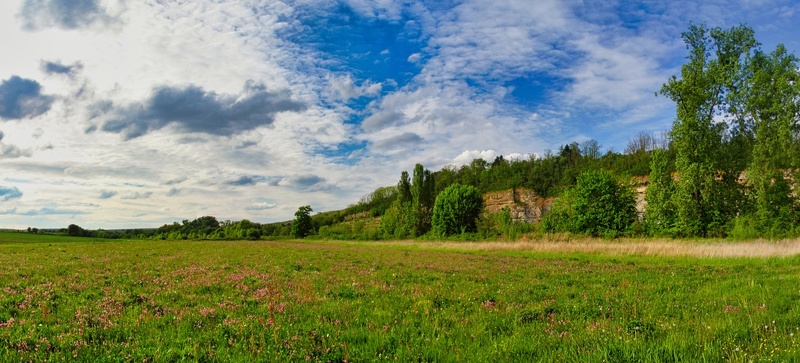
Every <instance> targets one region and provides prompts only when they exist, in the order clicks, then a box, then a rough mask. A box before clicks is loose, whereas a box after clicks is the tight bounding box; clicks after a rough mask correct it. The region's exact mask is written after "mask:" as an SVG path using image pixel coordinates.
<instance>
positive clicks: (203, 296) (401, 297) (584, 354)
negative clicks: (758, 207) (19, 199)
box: [0, 234, 800, 362]
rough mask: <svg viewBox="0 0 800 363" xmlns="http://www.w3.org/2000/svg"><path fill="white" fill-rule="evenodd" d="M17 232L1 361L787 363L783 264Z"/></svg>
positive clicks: (0, 272)
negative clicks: (31, 235)
mask: <svg viewBox="0 0 800 363" xmlns="http://www.w3.org/2000/svg"><path fill="white" fill-rule="evenodd" d="M25 236H26V235H24V234H0V266H2V268H1V269H0V361H8V362H20V361H54V362H62V361H130V362H174V361H204V362H211V361H219V362H227V361H276V362H285V361H312V362H328V361H330V362H339V361H352V362H364V361H400V362H413V361H428V362H433V361H438V362H450V361H452V362H457V361H479V362H484V361H485V362H490V361H492V362H493V361H523V362H531V361H534V362H535V361H545V362H578V361H580V362H583V361H591V362H601V361H606V362H630V361H641V362H670V361H676V362H687V361H709V362H717V361H719V362H728V361H730V362H750V361H755V362H758V361H777V362H780V361H797V360H799V359H800V258H799V257H797V255H796V253H792V254H791V255H792V256H783V257H725V258H722V257H691V256H690V254H667V253H662V254H658V253H647V252H642V251H639V250H636V249H632V250H631V249H630V248H629V249H628V250H626V251H627V252H619V251H617V252H614V250H613V248H612V249H611V250H595V249H588V248H587V249H575V250H560V249H557V248H551V249H549V250H548V249H537V248H533V247H530V246H529V247H528V248H523V246H521V245H515V244H513V243H509V244H506V245H503V244H498V245H489V244H486V245H480V244H474V243H470V242H464V243H434V242H422V243H417V242H398V243H370V242H364V243H344V242H297V241H287V242H264V241H257V242H222V241H214V242H209V241H183V242H175V241H169V242H161V241H90V240H80V239H78V240H64V238H62V237H50V236H40V237H37V238H26V239H21V238H20V237H25ZM529 243H532V242H529ZM552 243H555V242H552ZM560 243H561V244H569V243H573V242H560ZM586 243H592V244H593V246H594V244H602V243H603V242H602V241H594V242H586ZM608 243H609V246H613V244H614V243H617V242H608ZM681 243H683V242H681ZM622 244H624V243H622ZM789 244H791V243H789ZM504 246H505V247H504ZM741 246H743V247H747V245H741ZM595 247H596V246H595ZM723 247H725V248H729V249H730V248H731V247H730V246H727V247H726V246H723ZM598 248H599V247H598ZM732 249H733V250H736V249H737V248H736V247H734V248H732ZM637 251H638V252H637ZM746 255H749V254H746ZM708 256H721V255H715V254H708ZM772 256H774V255H772Z"/></svg>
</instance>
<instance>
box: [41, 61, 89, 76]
mask: <svg viewBox="0 0 800 363" xmlns="http://www.w3.org/2000/svg"><path fill="white" fill-rule="evenodd" d="M41 68H42V71H43V72H44V73H47V74H62V75H66V76H70V77H73V76H75V75H76V74H77V73H78V72H80V71H81V70H82V69H83V63H81V62H75V63H73V64H63V63H61V62H58V61H42V65H41Z"/></svg>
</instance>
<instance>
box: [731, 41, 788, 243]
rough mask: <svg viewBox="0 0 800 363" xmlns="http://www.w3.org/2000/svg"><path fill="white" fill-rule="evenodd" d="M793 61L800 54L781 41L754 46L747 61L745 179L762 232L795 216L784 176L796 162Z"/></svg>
mask: <svg viewBox="0 0 800 363" xmlns="http://www.w3.org/2000/svg"><path fill="white" fill-rule="evenodd" d="M797 63H798V58H797V57H796V56H794V55H793V54H789V53H788V52H787V51H786V48H785V47H784V46H783V45H782V44H780V45H778V46H777V48H776V49H775V51H773V52H771V53H769V54H765V53H762V52H756V54H755V56H754V57H753V58H752V61H751V62H750V64H748V71H749V74H748V75H749V80H750V82H748V87H747V88H746V90H745V91H744V92H743V95H744V97H743V99H744V102H743V103H744V107H743V109H744V110H743V111H744V112H743V115H742V121H743V122H742V124H743V125H744V126H745V127H747V128H749V129H750V130H752V137H753V151H752V160H751V162H750V165H749V166H748V170H747V180H748V183H749V184H750V185H751V186H752V194H751V196H752V200H753V204H754V207H755V208H754V209H755V222H756V223H755V224H756V227H757V229H758V230H759V231H758V232H760V233H761V234H762V235H765V234H774V233H772V232H771V230H775V231H786V230H789V229H790V228H791V225H792V224H793V223H794V222H796V220H797V209H798V208H797V201H796V198H795V197H794V196H793V195H792V191H791V186H790V185H789V182H788V181H787V180H786V179H785V177H784V173H785V172H786V171H788V170H790V169H791V168H793V167H797V161H796V160H797V154H796V152H797V150H796V148H795V143H794V132H795V130H796V129H797V126H798V115H800V103H799V102H800V101H799V99H800V82H798V81H800V75H798V66H797ZM784 233H785V232H784Z"/></svg>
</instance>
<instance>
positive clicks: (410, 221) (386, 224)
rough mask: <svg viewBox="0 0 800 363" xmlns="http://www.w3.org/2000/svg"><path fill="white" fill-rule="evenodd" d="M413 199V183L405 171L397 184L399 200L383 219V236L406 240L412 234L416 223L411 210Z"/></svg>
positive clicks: (381, 226) (381, 227)
mask: <svg viewBox="0 0 800 363" xmlns="http://www.w3.org/2000/svg"><path fill="white" fill-rule="evenodd" d="M412 199H413V197H412V194H411V181H410V180H409V178H408V172H407V171H405V170H404V171H403V172H402V173H400V181H399V182H397V198H395V200H394V202H392V205H391V206H390V207H389V209H387V210H386V213H384V215H383V217H382V218H381V225H380V231H381V234H382V235H383V236H385V237H389V238H404V237H406V236H408V235H409V234H411V230H412V226H413V225H414V221H415V220H414V218H413V217H414V216H413V213H412V208H411V203H412Z"/></svg>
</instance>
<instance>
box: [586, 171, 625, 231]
mask: <svg viewBox="0 0 800 363" xmlns="http://www.w3.org/2000/svg"><path fill="white" fill-rule="evenodd" d="M573 198H574V199H573V202H572V203H573V205H572V209H573V211H574V213H575V214H574V217H573V218H574V219H573V223H574V224H573V231H575V232H580V233H588V234H592V235H614V236H616V235H617V234H620V233H622V232H624V231H625V230H627V229H628V227H629V226H630V225H631V223H633V221H634V220H635V218H636V201H635V199H634V197H633V193H631V192H630V190H628V189H627V188H625V187H623V186H622V185H620V184H619V183H618V182H617V180H616V179H614V176H613V175H612V174H611V173H609V172H607V171H587V172H585V173H582V174H581V175H579V176H578V180H577V184H576V185H575V190H574V194H573Z"/></svg>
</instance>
